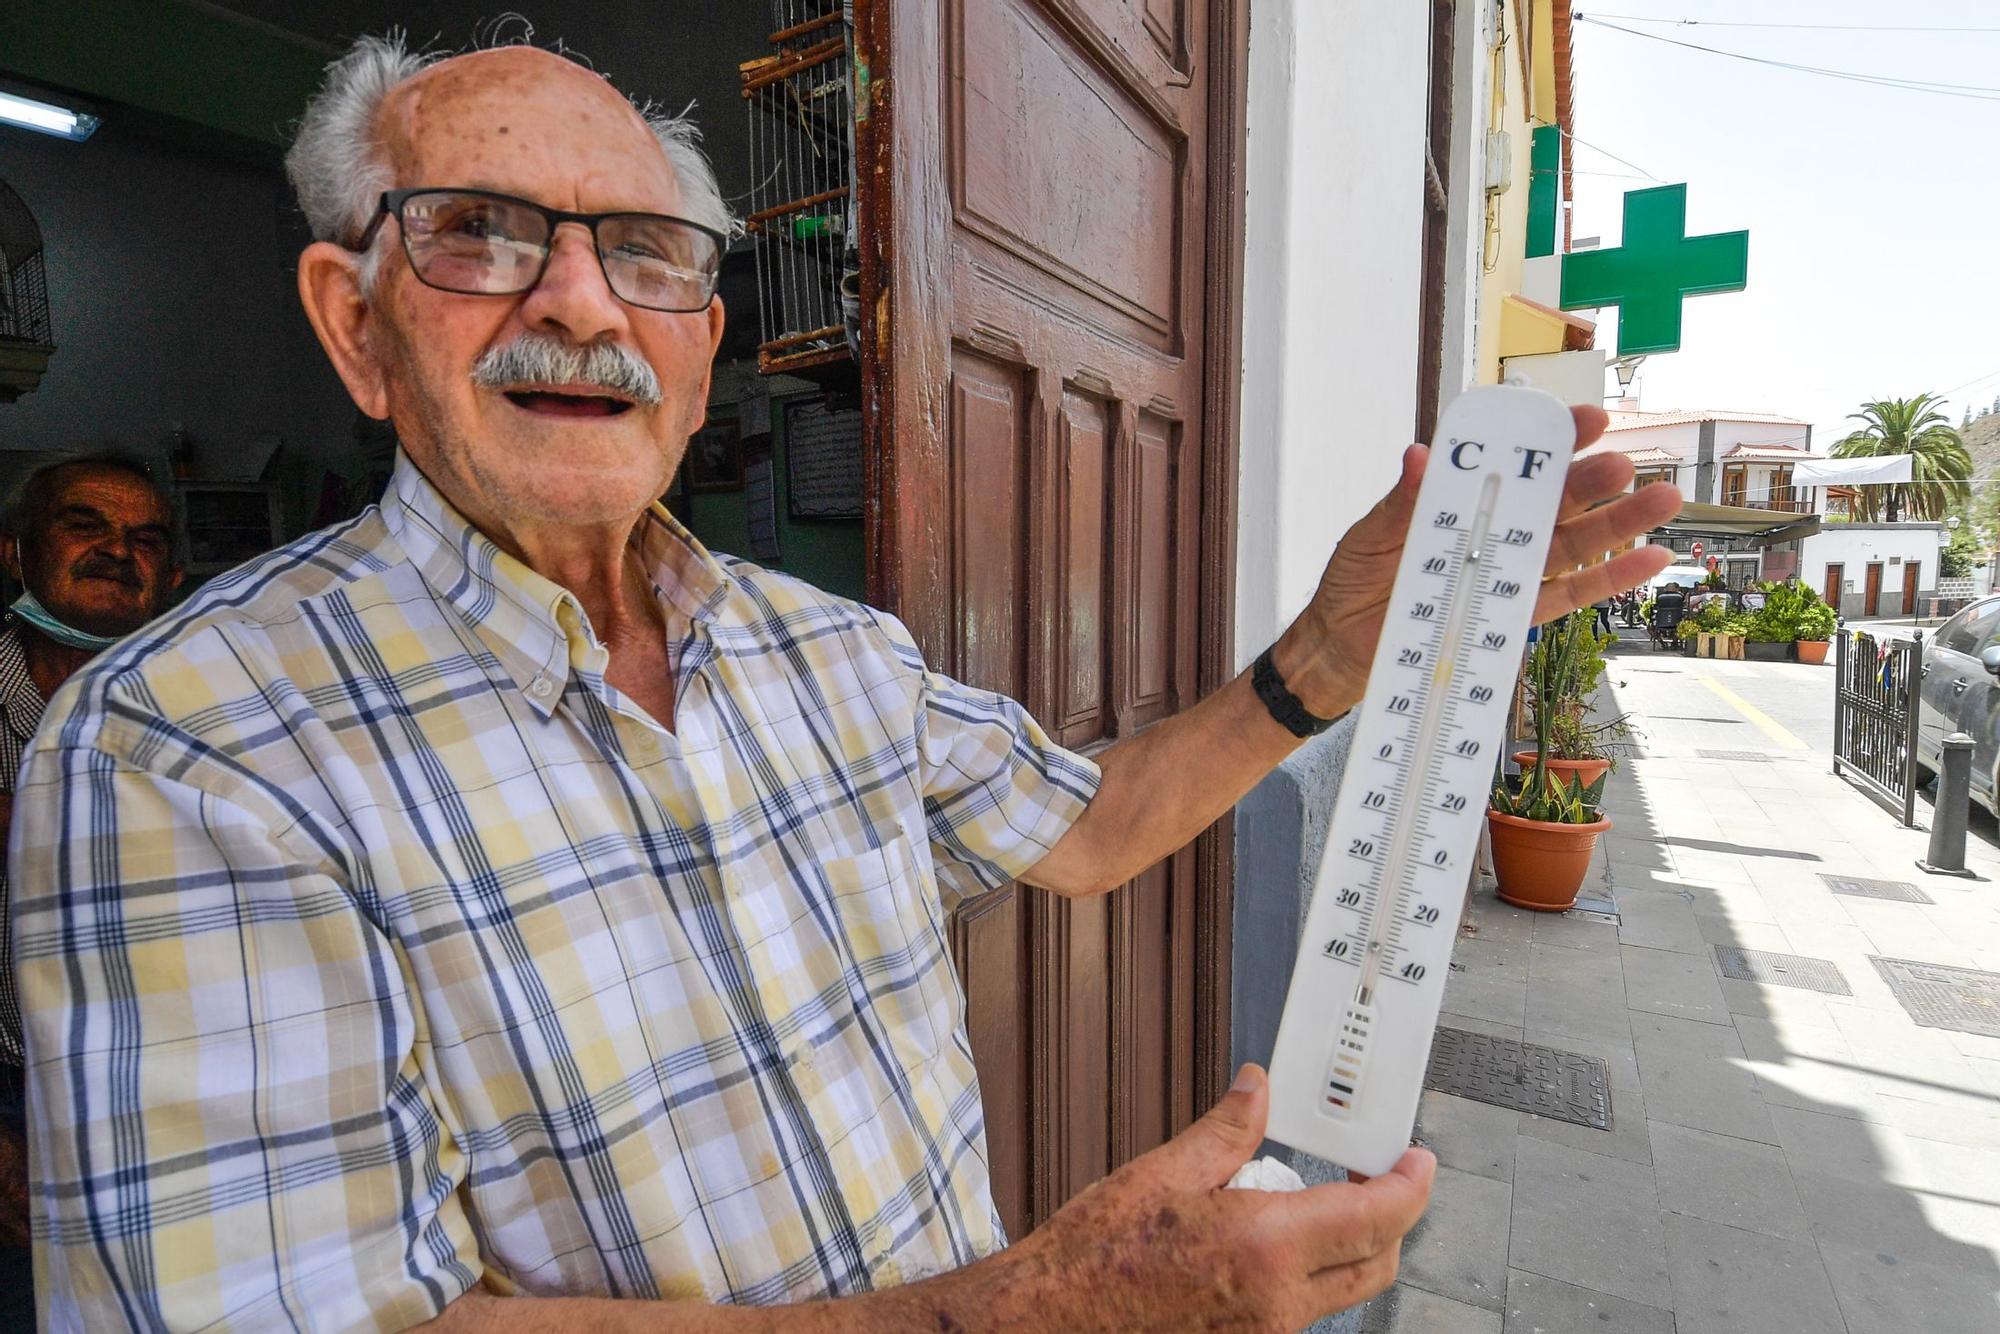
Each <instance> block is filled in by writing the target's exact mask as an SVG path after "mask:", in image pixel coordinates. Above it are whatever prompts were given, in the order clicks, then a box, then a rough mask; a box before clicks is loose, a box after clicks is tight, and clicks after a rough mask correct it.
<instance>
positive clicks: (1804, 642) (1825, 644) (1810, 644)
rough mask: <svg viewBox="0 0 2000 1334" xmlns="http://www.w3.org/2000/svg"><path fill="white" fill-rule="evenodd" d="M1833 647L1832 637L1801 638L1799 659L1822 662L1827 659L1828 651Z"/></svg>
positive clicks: (1801, 660)
mask: <svg viewBox="0 0 2000 1334" xmlns="http://www.w3.org/2000/svg"><path fill="white" fill-rule="evenodd" d="M1831 647H1833V641H1832V640H1830V639H1801V640H1800V641H1799V661H1800V662H1810V663H1821V662H1825V661H1826V651H1827V650H1828V649H1829V648H1831Z"/></svg>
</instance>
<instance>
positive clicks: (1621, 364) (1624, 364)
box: [1611, 357, 1645, 397]
mask: <svg viewBox="0 0 2000 1334" xmlns="http://www.w3.org/2000/svg"><path fill="white" fill-rule="evenodd" d="M1644 360H1645V358H1644V357H1620V358H1618V360H1616V361H1614V362H1612V363H1611V369H1612V370H1613V371H1615V372H1617V374H1618V388H1619V390H1620V397H1623V396H1624V394H1623V391H1624V390H1627V389H1630V388H1631V387H1632V377H1633V376H1634V375H1636V374H1637V373H1638V370H1639V363H1640V362H1642V361H1644Z"/></svg>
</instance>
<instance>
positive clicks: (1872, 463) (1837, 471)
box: [1792, 454, 1910, 486]
mask: <svg viewBox="0 0 2000 1334" xmlns="http://www.w3.org/2000/svg"><path fill="white" fill-rule="evenodd" d="M1909 480H1910V456H1909V455H1908V454H1885V455H1883V456H1881V457H1880V458H1870V459H1801V460H1799V462H1797V463H1796V464H1794V465H1792V485H1793V486H1880V485H1882V484H1884V483H1888V482H1907V481H1909Z"/></svg>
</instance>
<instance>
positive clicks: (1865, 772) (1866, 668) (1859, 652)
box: [1833, 628, 1924, 827]
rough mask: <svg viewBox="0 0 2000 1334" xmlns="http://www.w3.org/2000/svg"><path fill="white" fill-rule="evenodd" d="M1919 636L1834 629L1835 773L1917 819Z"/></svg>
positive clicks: (1910, 821)
mask: <svg viewBox="0 0 2000 1334" xmlns="http://www.w3.org/2000/svg"><path fill="white" fill-rule="evenodd" d="M1923 665H1924V636H1923V633H1922V632H1921V631H1919V632H1918V633H1916V634H1914V635H1911V636H1909V637H1908V638H1904V637H1902V636H1900V635H1898V636H1890V635H1884V636H1882V637H1880V638H1877V637H1876V636H1875V635H1874V634H1872V633H1870V632H1869V631H1867V630H1858V629H1857V630H1849V629H1844V628H1843V629H1842V630H1840V631H1838V632H1836V633H1835V635H1834V671H1833V771H1834V772H1835V773H1837V774H1843V775H1845V776H1846V777H1848V778H1850V779H1852V780H1853V781H1854V782H1855V783H1857V784H1859V785H1860V787H1861V788H1862V790H1863V791H1865V792H1867V793H1868V794H1869V795H1870V796H1872V797H1874V798H1875V799H1876V800H1877V801H1879V802H1881V803H1882V804H1883V805H1885V806H1887V807H1888V808H1889V809H1890V810H1892V811H1895V812H1896V813H1898V814H1899V815H1900V816H1901V817H1902V821H1903V823H1904V824H1905V825H1906V826H1911V827H1914V826H1915V825H1916V822H1917V717H1918V714H1919V712H1920V711H1921V709H1922V708H1923V697H1922V687H1923Z"/></svg>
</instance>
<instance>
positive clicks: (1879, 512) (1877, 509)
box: [1833, 394, 1972, 523]
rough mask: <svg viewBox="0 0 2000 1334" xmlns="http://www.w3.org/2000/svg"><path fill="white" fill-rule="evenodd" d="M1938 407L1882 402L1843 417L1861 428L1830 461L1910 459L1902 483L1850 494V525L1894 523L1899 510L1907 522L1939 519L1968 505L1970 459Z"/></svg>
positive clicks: (1929, 399)
mask: <svg viewBox="0 0 2000 1334" xmlns="http://www.w3.org/2000/svg"><path fill="white" fill-rule="evenodd" d="M1943 402H1944V400H1943V399H1941V398H1939V397H1938V396H1937V395H1936V394H1918V395H1917V396H1916V397H1915V398H1885V399H1880V400H1878V401H1876V402H1873V403H1863V404H1862V405H1861V411H1859V412H1850V413H1849V414H1847V415H1848V416H1850V417H1852V418H1854V419H1855V420H1856V421H1859V422H1861V423H1862V425H1861V426H1860V427H1859V428H1858V429H1857V430H1855V431H1853V432H1852V433H1851V434H1849V435H1848V437H1847V438H1846V439H1845V440H1842V441H1841V442H1840V443H1839V444H1837V445H1835V446H1834V447H1833V456H1834V457H1835V458H1837V459H1864V458H1882V457H1885V456H1888V455H1895V454H1908V455H1909V456H1910V480H1909V481H1908V482H1896V483H1893V484H1889V485H1880V486H1864V487H1858V488H1856V490H1857V491H1858V492H1859V495H1858V497H1857V498H1856V500H1855V513H1854V517H1855V518H1856V519H1859V520H1860V521H1862V522H1863V523H1875V522H1878V521H1880V520H1882V519H1883V518H1884V517H1886V518H1887V520H1888V521H1889V522H1890V523H1895V522H1896V521H1897V520H1899V519H1900V518H1902V517H1903V512H1904V511H1905V510H1907V511H1908V512H1909V515H1910V517H1912V518H1917V519H1931V520H1936V519H1942V518H1943V517H1944V515H1945V511H1947V510H1949V509H1951V508H1953V507H1954V506H1956V505H1962V504H1964V503H1965V502H1966V501H1967V500H1969V499H1971V497H1972V484H1971V480H1970V479H1971V477H1972V456H1971V455H1970V454H1968V453H1966V452H1965V441H1964V440H1963V439H1962V438H1960V436H1959V434H1958V432H1957V431H1956V430H1955V429H1953V427H1952V424H1951V419H1950V418H1949V417H1947V416H1945V415H1944V414H1943V413H1942V412H1939V411H1938V408H1939V407H1940V406H1942V404H1943Z"/></svg>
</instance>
